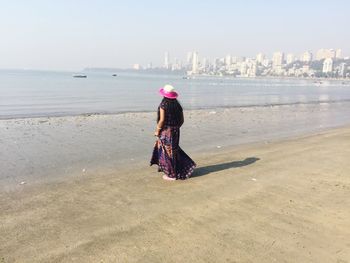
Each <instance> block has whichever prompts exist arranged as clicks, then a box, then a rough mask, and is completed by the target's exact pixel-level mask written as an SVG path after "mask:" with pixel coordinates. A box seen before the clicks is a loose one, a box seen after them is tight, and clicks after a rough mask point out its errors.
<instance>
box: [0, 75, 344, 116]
mask: <svg viewBox="0 0 350 263" xmlns="http://www.w3.org/2000/svg"><path fill="white" fill-rule="evenodd" d="M72 75H73V73H72V72H45V71H4V70H3V71H0V118H1V119H8V118H19V117H36V116H65V115H77V114H90V113H118V112H133V111H135V112H140V111H154V110H155V108H156V107H157V105H158V104H159V101H160V97H159V95H158V89H159V88H160V87H162V86H163V85H164V84H167V83H170V84H172V85H174V86H175V88H176V89H177V90H178V91H179V93H180V97H179V100H180V101H181V103H182V104H183V106H184V107H185V109H203V108H220V107H240V106H260V105H285V104H296V103H302V104H304V103H305V104H309V103H324V102H328V103H332V102H339V101H349V100H350V82H349V81H347V82H343V81H324V80H323V81H322V83H321V84H320V83H318V82H315V80H297V79H271V78H268V79H261V78H256V79H245V78H225V77H197V78H194V79H183V76H181V75H178V76H174V75H155V74H137V73H126V72H118V76H117V77H113V76H112V73H101V72H99V73H96V72H95V73H92V72H89V73H87V76H88V77H87V78H73V77H72Z"/></svg>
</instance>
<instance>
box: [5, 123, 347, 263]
mask: <svg viewBox="0 0 350 263" xmlns="http://www.w3.org/2000/svg"><path fill="white" fill-rule="evenodd" d="M349 149H350V128H349V127H346V128H338V129H333V130H329V131H323V132H320V133H317V134H313V135H310V136H304V137H298V138H294V139H289V140H282V141H276V142H272V143H254V144H249V145H243V146H239V147H231V148H225V149H220V150H218V151H216V152H211V153H210V154H208V153H204V152H202V153H200V152H198V153H196V154H195V155H193V157H194V158H195V160H196V161H197V163H198V169H197V170H196V172H195V174H194V177H193V178H192V179H190V180H187V181H177V182H166V181H163V180H161V179H160V175H159V174H157V173H156V172H155V167H148V166H147V165H146V164H139V165H136V166H134V168H128V169H126V168H123V169H119V170H115V171H113V172H107V171H106V172H103V171H102V170H100V171H99V174H92V175H86V176H84V177H76V178H74V179H70V180H67V181H62V182H56V183H50V184H41V185H34V186H32V187H28V186H26V185H23V186H21V187H22V189H19V190H18V189H17V191H13V192H11V191H10V192H6V191H3V192H1V198H0V207H1V210H0V222H1V224H0V262H1V263H10V262H31V263H32V262H342V263H343V262H344V263H345V262H350V220H349V218H350V209H349V207H350V201H349V200H350V177H349V174H350V169H349V165H348V161H349V157H350V150H349Z"/></svg>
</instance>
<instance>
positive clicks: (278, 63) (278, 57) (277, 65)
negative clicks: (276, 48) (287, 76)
mask: <svg viewBox="0 0 350 263" xmlns="http://www.w3.org/2000/svg"><path fill="white" fill-rule="evenodd" d="M283 60H284V53H283V52H275V53H273V57H272V68H273V69H275V70H280V69H281V67H282V64H283Z"/></svg>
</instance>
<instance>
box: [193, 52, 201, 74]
mask: <svg viewBox="0 0 350 263" xmlns="http://www.w3.org/2000/svg"><path fill="white" fill-rule="evenodd" d="M198 61H199V60H198V52H196V51H195V52H193V56H192V74H198Z"/></svg>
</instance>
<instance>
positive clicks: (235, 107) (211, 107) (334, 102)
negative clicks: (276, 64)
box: [0, 99, 350, 121]
mask: <svg viewBox="0 0 350 263" xmlns="http://www.w3.org/2000/svg"><path fill="white" fill-rule="evenodd" d="M349 102H350V99H341V100H325V101H307V102H300V101H297V102H290V103H270V104H247V105H244V104H240V105H229V106H209V107H197V108H193V109H185V111H186V112H192V111H205V110H207V111H209V110H218V109H239V108H243V109H244V108H266V107H280V106H295V105H321V104H325V103H327V104H339V103H349ZM154 112H155V110H136V111H130V110H125V111H115V112H103V111H101V112H86V113H67V114H65V113H53V114H52V115H44V114H43V115H27V116H23V115H15V116H8V117H4V116H0V121H6V120H26V119H45V118H47V119H49V118H65V117H67V118H69V117H90V116H112V115H121V114H130V113H136V114H137V113H141V114H142V113H154Z"/></svg>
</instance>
